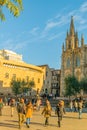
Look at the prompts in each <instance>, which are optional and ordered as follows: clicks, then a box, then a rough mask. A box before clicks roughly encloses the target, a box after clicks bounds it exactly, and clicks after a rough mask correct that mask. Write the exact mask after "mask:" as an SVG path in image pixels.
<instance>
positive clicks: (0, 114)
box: [0, 98, 3, 116]
mask: <svg viewBox="0 0 87 130" xmlns="http://www.w3.org/2000/svg"><path fill="white" fill-rule="evenodd" d="M2 109H3V101H2V98H0V116H2Z"/></svg>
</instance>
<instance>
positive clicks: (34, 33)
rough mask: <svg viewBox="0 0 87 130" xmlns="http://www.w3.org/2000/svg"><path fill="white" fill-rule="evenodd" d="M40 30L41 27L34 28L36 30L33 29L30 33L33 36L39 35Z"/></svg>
mask: <svg viewBox="0 0 87 130" xmlns="http://www.w3.org/2000/svg"><path fill="white" fill-rule="evenodd" d="M38 30H39V27H34V28H32V30H31V31H30V32H29V33H30V34H32V35H37V34H38Z"/></svg>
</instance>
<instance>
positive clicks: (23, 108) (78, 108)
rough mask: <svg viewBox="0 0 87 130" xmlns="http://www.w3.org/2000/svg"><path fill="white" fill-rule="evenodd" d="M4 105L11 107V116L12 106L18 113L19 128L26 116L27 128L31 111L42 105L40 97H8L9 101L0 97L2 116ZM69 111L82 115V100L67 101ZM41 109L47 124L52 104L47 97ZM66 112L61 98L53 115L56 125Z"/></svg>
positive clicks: (12, 113)
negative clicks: (30, 98)
mask: <svg viewBox="0 0 87 130" xmlns="http://www.w3.org/2000/svg"><path fill="white" fill-rule="evenodd" d="M4 105H9V106H10V108H11V117H13V116H14V108H16V110H17V113H18V124H19V128H21V127H22V124H23V123H24V121H25V118H26V126H27V128H29V127H30V121H31V118H32V114H33V111H34V110H36V111H40V106H41V105H42V101H41V99H40V98H37V100H28V99H26V100H25V99H24V98H18V99H17V100H15V99H14V98H10V100H9V102H8V103H7V101H6V99H5V100H2V98H0V116H2V110H3V106H4ZM69 107H70V111H71V112H72V111H74V112H78V113H79V116H78V117H79V119H81V116H82V107H83V100H81V99H79V100H78V101H76V100H74V101H72V100H70V102H69ZM42 108H43V110H42V112H41V114H42V115H44V117H45V126H47V125H49V118H50V117H51V113H52V106H51V103H50V101H49V100H48V99H46V101H45V105H44V106H43V107H42ZM65 113H66V111H65V105H64V101H63V100H59V101H58V103H57V104H56V107H55V115H56V116H57V117H58V127H61V121H62V119H63V115H64V114H65Z"/></svg>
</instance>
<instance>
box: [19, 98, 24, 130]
mask: <svg viewBox="0 0 87 130" xmlns="http://www.w3.org/2000/svg"><path fill="white" fill-rule="evenodd" d="M17 111H18V118H19V128H21V125H22V123H23V122H24V119H25V103H24V99H23V98H21V99H20V102H19V103H18V104H17Z"/></svg>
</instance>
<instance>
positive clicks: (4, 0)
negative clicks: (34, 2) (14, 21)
mask: <svg viewBox="0 0 87 130" xmlns="http://www.w3.org/2000/svg"><path fill="white" fill-rule="evenodd" d="M3 7H6V8H7V9H9V11H10V12H11V13H12V14H13V15H14V16H15V17H17V16H19V14H20V12H21V11H22V10H23V6H22V0H0V19H1V20H3V21H4V20H5V15H4V13H3V11H2V9H3Z"/></svg>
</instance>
